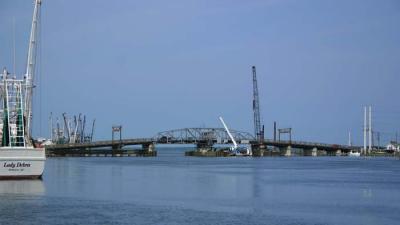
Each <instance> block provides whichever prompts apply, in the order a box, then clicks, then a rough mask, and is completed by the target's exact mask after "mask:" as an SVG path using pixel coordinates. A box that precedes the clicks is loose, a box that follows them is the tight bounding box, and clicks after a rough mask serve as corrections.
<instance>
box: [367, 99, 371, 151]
mask: <svg viewBox="0 0 400 225" xmlns="http://www.w3.org/2000/svg"><path fill="white" fill-rule="evenodd" d="M371 108H372V107H371V106H369V129H368V134H369V142H368V144H369V147H368V151H369V152H368V153H370V152H371V150H372V109H371Z"/></svg>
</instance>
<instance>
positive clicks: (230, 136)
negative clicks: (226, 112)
mask: <svg viewBox="0 0 400 225" xmlns="http://www.w3.org/2000/svg"><path fill="white" fill-rule="evenodd" d="M219 120H220V121H221V123H222V125H224V128H225V130H226V132H227V133H228V136H229V138H230V139H231V140H232V142H233V150H236V149H237V148H238V144H237V143H236V141H235V139H234V138H233V136H232V134H231V132H230V131H229V129H228V127H227V126H226V124H225V121H224V119H223V118H222V117H221V116H220V117H219Z"/></svg>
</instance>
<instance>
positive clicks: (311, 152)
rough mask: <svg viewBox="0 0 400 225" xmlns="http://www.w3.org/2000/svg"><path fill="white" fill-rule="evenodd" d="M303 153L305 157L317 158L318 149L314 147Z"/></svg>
mask: <svg viewBox="0 0 400 225" xmlns="http://www.w3.org/2000/svg"><path fill="white" fill-rule="evenodd" d="M303 153H304V156H317V155H318V149H317V148H316V147H314V148H312V149H304V150H303Z"/></svg>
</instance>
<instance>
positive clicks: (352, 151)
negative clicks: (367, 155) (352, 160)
mask: <svg viewBox="0 0 400 225" xmlns="http://www.w3.org/2000/svg"><path fill="white" fill-rule="evenodd" d="M360 155H361V153H359V152H356V151H354V150H351V151H350V152H349V154H348V156H351V157H359V156H360Z"/></svg>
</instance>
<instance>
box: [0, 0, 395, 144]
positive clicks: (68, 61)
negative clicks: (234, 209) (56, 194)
mask: <svg viewBox="0 0 400 225" xmlns="http://www.w3.org/2000/svg"><path fill="white" fill-rule="evenodd" d="M32 6H33V5H32V1H30V0H17V1H15V0H0V30H1V33H0V65H1V66H7V67H8V68H10V70H12V69H11V68H12V40H13V38H12V37H13V35H12V33H13V32H12V30H13V18H15V24H16V36H17V38H16V41H17V73H18V74H22V73H23V71H24V68H25V66H24V65H25V60H26V59H25V58H26V57H25V55H26V52H27V43H28V36H29V30H30V22H31V16H32ZM42 10H43V11H42V35H41V40H42V47H41V52H42V53H41V56H42V59H41V72H42V74H41V75H40V76H38V77H37V79H36V81H37V82H36V83H37V84H38V89H37V90H36V93H35V94H36V97H37V99H36V104H35V115H34V119H35V133H36V134H37V135H41V136H45V135H47V134H48V117H49V115H50V112H53V114H55V115H58V116H61V114H62V113H63V112H67V114H69V115H71V114H78V113H80V112H82V113H84V114H86V115H87V116H88V117H89V118H90V119H93V118H96V120H97V127H96V135H95V136H96V138H97V139H109V138H110V137H111V126H112V125H113V124H122V125H123V137H125V138H130V137H150V136H153V135H155V134H156V133H157V132H159V131H164V130H169V129H174V128H183V127H222V125H221V124H220V123H219V120H218V116H219V115H222V116H223V117H224V118H225V121H226V122H227V123H228V125H229V126H230V127H232V128H235V129H237V130H244V131H249V132H252V131H253V118H252V103H251V100H252V80H251V66H252V65H255V66H256V67H257V74H258V79H259V89H260V100H261V111H262V119H263V122H264V124H265V126H266V136H267V138H271V137H272V127H273V121H277V123H278V127H292V128H293V137H294V139H296V140H306V141H318V142H328V143H347V136H348V131H351V132H352V134H353V137H354V139H353V142H355V143H356V144H361V143H362V139H361V138H362V122H363V108H362V107H363V105H365V104H371V105H372V106H373V113H374V116H373V118H374V126H375V129H374V130H376V131H380V132H382V134H381V135H382V137H381V139H382V140H381V141H384V140H385V139H386V140H389V138H392V137H393V136H394V133H395V131H396V130H399V131H400V129H399V128H400V104H399V97H398V96H399V95H398V93H399V92H398V90H399V84H400V41H399V40H400V30H399V29H398V27H399V21H400V2H399V1H396V0H393V1H391V0H383V1H378V0H359V1H358V0H335V1H329V0H326V1H320V0H304V1H296V0H279V1H278V0H264V1H257V0H254V1H241V0H229V1H228V0H218V1H207V0H203V1H200V0H179V1H178V0H172V1H157V0H150V1H128V0H126V1H123V0H116V1H103V0H98V1H77V0H69V1H66V0H51V1H50V0H44V1H43V6H42Z"/></svg>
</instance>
